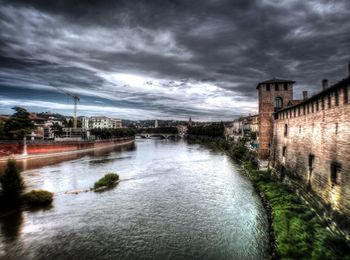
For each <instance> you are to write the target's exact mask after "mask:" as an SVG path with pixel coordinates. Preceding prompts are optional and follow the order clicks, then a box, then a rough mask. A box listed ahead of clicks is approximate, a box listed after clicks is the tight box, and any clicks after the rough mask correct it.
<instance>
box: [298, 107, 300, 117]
mask: <svg viewBox="0 0 350 260" xmlns="http://www.w3.org/2000/svg"><path fill="white" fill-rule="evenodd" d="M300 114H301V113H300V107H298V116H300Z"/></svg>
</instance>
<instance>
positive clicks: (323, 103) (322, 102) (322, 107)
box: [321, 97, 325, 110]
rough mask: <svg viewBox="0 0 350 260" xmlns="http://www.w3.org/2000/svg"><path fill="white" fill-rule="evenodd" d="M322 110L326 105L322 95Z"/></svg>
mask: <svg viewBox="0 0 350 260" xmlns="http://www.w3.org/2000/svg"><path fill="white" fill-rule="evenodd" d="M321 102H322V110H324V107H325V105H324V97H322V101H321Z"/></svg>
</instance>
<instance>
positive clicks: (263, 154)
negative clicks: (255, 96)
mask: <svg viewBox="0 0 350 260" xmlns="http://www.w3.org/2000/svg"><path fill="white" fill-rule="evenodd" d="M293 83H294V82H293V81H289V80H278V79H272V80H268V81H265V82H261V83H259V84H258V86H257V89H258V91H259V136H258V138H259V139H258V140H259V158H260V159H268V158H269V155H270V147H271V144H272V137H273V135H272V133H273V131H272V129H273V114H274V112H275V105H276V104H275V101H276V98H280V99H281V108H284V107H287V104H288V103H289V102H290V101H291V100H292V99H293ZM277 87H278V88H277Z"/></svg>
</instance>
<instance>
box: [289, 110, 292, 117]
mask: <svg viewBox="0 0 350 260" xmlns="http://www.w3.org/2000/svg"><path fill="white" fill-rule="evenodd" d="M292 112H293V111H292V109H291V110H289V117H292Z"/></svg>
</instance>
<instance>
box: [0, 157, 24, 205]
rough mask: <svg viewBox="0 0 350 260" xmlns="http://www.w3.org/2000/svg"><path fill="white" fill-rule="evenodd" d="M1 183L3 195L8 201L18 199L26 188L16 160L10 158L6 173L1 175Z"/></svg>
mask: <svg viewBox="0 0 350 260" xmlns="http://www.w3.org/2000/svg"><path fill="white" fill-rule="evenodd" d="M0 183H1V186H2V196H3V197H4V198H5V199H6V201H7V202H9V203H12V202H16V201H18V199H19V198H20V196H21V194H22V192H23V189H24V182H23V179H22V176H21V173H20V172H19V170H18V168H17V165H16V161H15V160H8V162H7V168H6V170H5V173H4V174H2V175H1V176H0Z"/></svg>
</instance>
